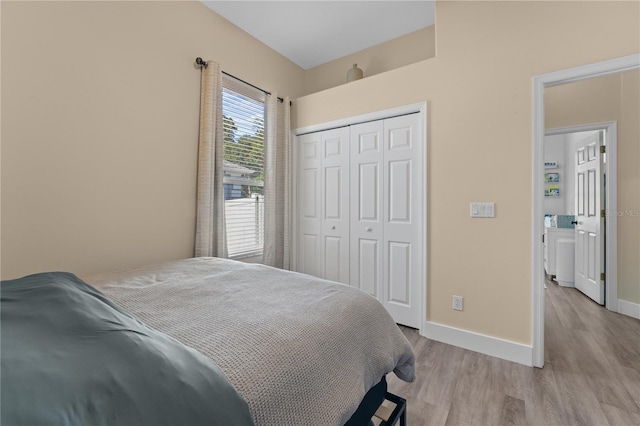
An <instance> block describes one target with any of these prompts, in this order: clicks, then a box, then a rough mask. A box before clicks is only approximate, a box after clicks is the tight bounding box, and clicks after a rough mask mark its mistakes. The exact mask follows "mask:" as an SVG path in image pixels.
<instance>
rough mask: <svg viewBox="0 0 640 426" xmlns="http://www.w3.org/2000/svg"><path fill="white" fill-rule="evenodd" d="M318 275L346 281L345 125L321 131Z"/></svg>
mask: <svg viewBox="0 0 640 426" xmlns="http://www.w3.org/2000/svg"><path fill="white" fill-rule="evenodd" d="M321 142H322V162H321V164H322V184H321V188H322V189H321V193H322V238H323V240H322V250H323V254H322V257H323V267H324V268H323V274H322V277H323V278H326V279H328V280H332V281H338V282H341V283H344V284H349V128H348V127H341V128H338V129H333V130H327V131H324V132H322V133H321Z"/></svg>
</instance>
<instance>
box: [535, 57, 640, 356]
mask: <svg viewBox="0 0 640 426" xmlns="http://www.w3.org/2000/svg"><path fill="white" fill-rule="evenodd" d="M638 68H640V54H634V55H629V56H623V57H621V58H616V59H611V60H607V61H602V62H596V63H593V64H589V65H583V66H580V67H575V68H569V69H566V70H561V71H554V72H550V73H547V74H541V75H537V76H534V77H533V79H532V102H533V108H532V144H531V145H532V156H531V157H532V159H531V161H532V164H531V170H532V176H531V181H532V192H531V197H532V203H531V205H532V218H531V223H532V225H531V244H532V248H531V258H532V259H531V294H532V297H531V303H532V309H531V316H532V318H531V329H532V330H531V335H532V342H531V351H532V360H533V365H534V367H540V368H542V367H543V366H544V286H543V283H544V277H543V274H544V271H543V265H544V263H543V259H544V257H543V244H542V234H543V231H544V223H543V220H542V218H543V217H544V208H543V202H542V201H543V199H542V197H543V196H544V192H543V191H544V189H543V188H544V187H543V184H544V135H545V125H544V89H545V87H552V86H556V85H560V84H565V83H571V82H574V81H580V80H585V79H587V78H593V77H602V76H605V75H610V74H617V73H621V72H625V71H630V70H634V69H638ZM607 163H608V164H607V186H609V185H611V186H614V187H617V181H616V179H617V178H616V174H615V173H613V174H611V173H609V170H610V168H611V170H615V167H616V166H617V165H616V164H615V160H614V162H612V161H611V160H610V153H608V155H607ZM612 179H613V180H614V182H612ZM612 197H615V194H612V191H607V199H606V205H607V206H609V208H615V207H614V206H617V199H612ZM612 218H613V216H612ZM605 232H606V235H607V236H608V237H610V236H612V235H617V220H615V219H614V220H608V221H607V224H606V231H605ZM608 237H607V238H608ZM606 244H607V254H606V264H607V273H608V275H607V282H608V283H611V282H615V283H616V288H617V263H616V262H615V259H616V258H617V253H616V250H617V247H616V245H615V244H612V242H611V241H610V240H608V241H607V243H606ZM616 297H617V296H616ZM616 302H617V298H616Z"/></svg>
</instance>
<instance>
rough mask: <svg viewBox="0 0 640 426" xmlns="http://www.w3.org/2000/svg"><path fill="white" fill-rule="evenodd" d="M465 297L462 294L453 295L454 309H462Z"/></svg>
mask: <svg viewBox="0 0 640 426" xmlns="http://www.w3.org/2000/svg"><path fill="white" fill-rule="evenodd" d="M463 301H464V298H463V297H462V296H453V309H454V310H456V311H461V310H462V307H463Z"/></svg>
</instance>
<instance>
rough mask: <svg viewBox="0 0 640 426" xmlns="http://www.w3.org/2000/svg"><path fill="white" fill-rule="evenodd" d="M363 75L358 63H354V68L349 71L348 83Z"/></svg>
mask: <svg viewBox="0 0 640 426" xmlns="http://www.w3.org/2000/svg"><path fill="white" fill-rule="evenodd" d="M362 76H363V74H362V70H361V69H360V68H358V64H353V68H351V69H350V70H349V71H347V83H348V82H350V81H355V80H360V79H361V78H362Z"/></svg>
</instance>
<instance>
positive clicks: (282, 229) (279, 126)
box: [262, 93, 292, 269]
mask: <svg viewBox="0 0 640 426" xmlns="http://www.w3.org/2000/svg"><path fill="white" fill-rule="evenodd" d="M290 105H291V104H290V100H289V98H288V97H285V98H284V100H283V102H279V101H278V96H277V94H276V93H272V94H271V95H269V96H267V101H266V103H265V159H264V162H265V172H264V249H263V260H262V262H263V263H264V264H265V265H269V266H275V267H276V268H281V269H291V263H290V251H289V236H290V227H291V217H292V216H291V194H292V191H291V185H292V181H291V179H292V176H291V122H290V120H291V118H290V116H291V106H290Z"/></svg>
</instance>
